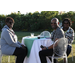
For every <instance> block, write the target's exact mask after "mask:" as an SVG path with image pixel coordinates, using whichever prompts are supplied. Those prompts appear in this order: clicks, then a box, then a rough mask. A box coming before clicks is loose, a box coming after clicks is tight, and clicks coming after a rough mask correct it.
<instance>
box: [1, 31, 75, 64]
mask: <svg viewBox="0 0 75 75" xmlns="http://www.w3.org/2000/svg"><path fill="white" fill-rule="evenodd" d="M30 33H34V34H35V36H36V35H39V34H40V32H16V34H17V36H18V40H19V42H21V40H22V37H24V36H30ZM0 34H1V32H0ZM74 49H75V40H74V42H73V44H72V50H73V59H74V61H72V54H70V55H69V56H68V63H75V50H74ZM58 62H59V63H63V59H59V60H58ZM2 63H8V56H3V57H2ZM9 63H15V56H10V62H9Z"/></svg>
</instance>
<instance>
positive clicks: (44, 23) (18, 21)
mask: <svg viewBox="0 0 75 75" xmlns="http://www.w3.org/2000/svg"><path fill="white" fill-rule="evenodd" d="M58 13H59V12H58V11H41V13H39V12H38V11H36V12H34V13H31V12H30V13H27V14H21V13H20V11H18V13H15V12H14V13H11V14H9V15H6V16H5V15H0V22H1V21H2V22H3V26H4V25H5V18H6V17H12V18H13V19H14V20H15V24H14V27H13V29H14V30H16V31H43V30H48V31H52V28H51V25H50V22H51V19H52V18H54V17H56V18H58V19H59V21H60V22H61V21H62V20H63V19H64V18H70V19H71V20H72V22H73V25H72V28H73V29H74V30H75V12H72V11H70V12H67V13H64V14H62V15H58ZM3 26H1V23H0V29H1V28H2V27H3Z"/></svg>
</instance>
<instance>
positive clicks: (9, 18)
mask: <svg viewBox="0 0 75 75" xmlns="http://www.w3.org/2000/svg"><path fill="white" fill-rule="evenodd" d="M9 20H12V22H13V23H14V19H13V18H11V17H7V18H6V19H5V23H7V22H9Z"/></svg>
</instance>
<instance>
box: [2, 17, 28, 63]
mask: <svg viewBox="0 0 75 75" xmlns="http://www.w3.org/2000/svg"><path fill="white" fill-rule="evenodd" d="M5 23H6V25H5V26H4V27H3V28H2V33H1V51H2V54H6V55H15V56H17V58H16V63H23V61H24V58H25V57H26V55H27V48H26V47H25V46H24V45H22V44H21V43H20V42H18V41H17V36H16V34H15V32H14V31H13V29H12V28H13V25H14V19H13V18H11V17H7V18H6V20H5Z"/></svg>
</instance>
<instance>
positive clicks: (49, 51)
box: [39, 18, 64, 63]
mask: <svg viewBox="0 0 75 75" xmlns="http://www.w3.org/2000/svg"><path fill="white" fill-rule="evenodd" d="M51 26H52V28H53V29H54V31H53V32H52V35H51V39H52V40H53V41H54V42H55V41H56V40H57V39H60V38H63V37H64V31H63V30H62V29H61V28H60V27H59V20H58V19H57V18H53V19H52V20H51ZM52 55H53V45H51V46H50V47H44V48H42V50H41V51H40V52H39V57H40V60H41V63H47V60H46V56H52ZM55 62H56V61H55Z"/></svg>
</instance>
